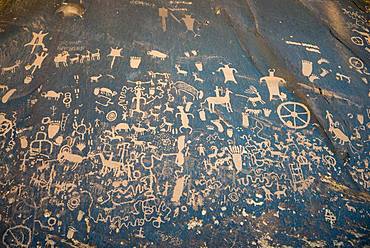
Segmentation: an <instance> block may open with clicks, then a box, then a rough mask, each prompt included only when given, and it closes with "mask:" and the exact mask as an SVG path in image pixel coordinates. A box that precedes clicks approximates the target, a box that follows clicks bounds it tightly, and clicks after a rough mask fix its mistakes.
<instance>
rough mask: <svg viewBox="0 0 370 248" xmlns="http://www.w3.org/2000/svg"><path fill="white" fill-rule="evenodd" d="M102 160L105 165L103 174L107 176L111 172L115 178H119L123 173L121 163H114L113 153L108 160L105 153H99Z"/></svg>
mask: <svg viewBox="0 0 370 248" xmlns="http://www.w3.org/2000/svg"><path fill="white" fill-rule="evenodd" d="M96 155H98V156H99V157H100V159H101V162H102V164H103V167H102V169H101V171H100V172H101V173H102V174H103V175H106V174H107V173H109V172H111V171H112V172H113V175H114V176H118V175H119V174H120V173H121V162H119V161H114V160H113V153H111V154H110V157H109V159H106V158H105V156H104V154H103V153H101V152H100V153H97V154H96Z"/></svg>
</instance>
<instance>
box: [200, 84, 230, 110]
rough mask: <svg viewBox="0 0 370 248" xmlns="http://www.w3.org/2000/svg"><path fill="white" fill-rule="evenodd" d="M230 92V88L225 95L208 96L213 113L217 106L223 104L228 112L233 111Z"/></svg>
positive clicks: (207, 99) (209, 107) (209, 106)
mask: <svg viewBox="0 0 370 248" xmlns="http://www.w3.org/2000/svg"><path fill="white" fill-rule="evenodd" d="M230 93H231V91H230V90H229V89H226V92H225V96H211V97H208V98H206V101H207V103H208V109H209V111H210V112H211V113H214V112H215V106H216V105H222V106H225V107H226V110H227V111H228V112H233V109H232V107H231V103H230Z"/></svg>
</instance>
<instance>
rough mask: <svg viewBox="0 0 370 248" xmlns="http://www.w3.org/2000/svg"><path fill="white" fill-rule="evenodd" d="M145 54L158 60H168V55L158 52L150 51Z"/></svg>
mask: <svg viewBox="0 0 370 248" xmlns="http://www.w3.org/2000/svg"><path fill="white" fill-rule="evenodd" d="M147 54H148V55H149V56H151V57H152V58H158V59H160V60H165V59H167V58H168V55H167V54H165V53H162V52H160V51H157V50H150V51H148V52H147Z"/></svg>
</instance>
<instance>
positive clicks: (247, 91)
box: [245, 86, 265, 107]
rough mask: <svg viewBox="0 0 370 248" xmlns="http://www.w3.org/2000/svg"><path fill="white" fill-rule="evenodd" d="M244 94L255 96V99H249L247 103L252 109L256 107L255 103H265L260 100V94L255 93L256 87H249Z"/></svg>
mask: <svg viewBox="0 0 370 248" xmlns="http://www.w3.org/2000/svg"><path fill="white" fill-rule="evenodd" d="M245 93H250V94H255V95H256V96H255V97H249V98H248V102H251V103H252V105H253V106H254V107H256V106H257V104H256V102H259V103H261V104H265V101H263V100H262V98H261V95H260V93H259V92H258V91H257V89H256V87H254V86H250V87H249V89H248V90H246V91H245Z"/></svg>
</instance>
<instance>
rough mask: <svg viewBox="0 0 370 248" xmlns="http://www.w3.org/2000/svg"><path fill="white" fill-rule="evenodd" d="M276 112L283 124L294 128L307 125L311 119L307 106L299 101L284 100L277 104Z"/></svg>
mask: <svg viewBox="0 0 370 248" xmlns="http://www.w3.org/2000/svg"><path fill="white" fill-rule="evenodd" d="M277 113H278V115H279V118H280V120H281V121H282V122H283V123H284V125H285V126H287V127H289V128H294V129H302V128H305V127H307V126H308V124H309V123H310V119H311V113H310V111H309V110H308V108H307V107H306V106H305V105H303V104H302V103H299V102H284V103H282V104H280V105H279V106H278V108H277Z"/></svg>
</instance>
